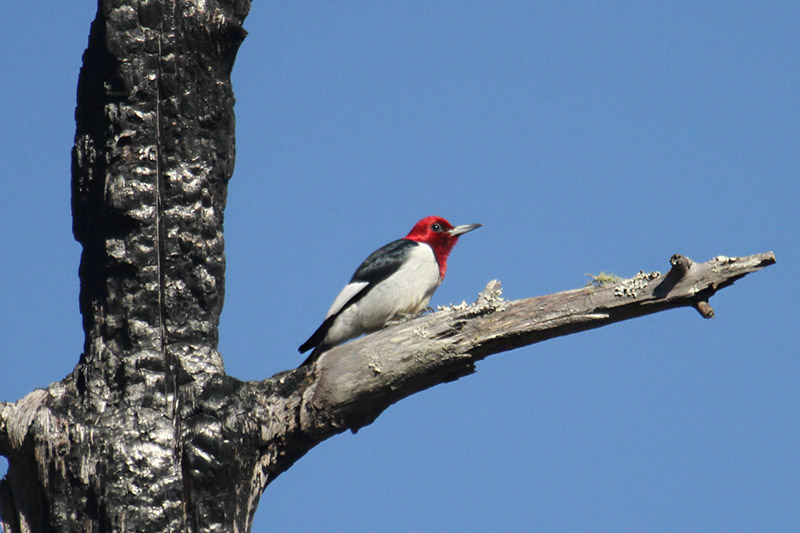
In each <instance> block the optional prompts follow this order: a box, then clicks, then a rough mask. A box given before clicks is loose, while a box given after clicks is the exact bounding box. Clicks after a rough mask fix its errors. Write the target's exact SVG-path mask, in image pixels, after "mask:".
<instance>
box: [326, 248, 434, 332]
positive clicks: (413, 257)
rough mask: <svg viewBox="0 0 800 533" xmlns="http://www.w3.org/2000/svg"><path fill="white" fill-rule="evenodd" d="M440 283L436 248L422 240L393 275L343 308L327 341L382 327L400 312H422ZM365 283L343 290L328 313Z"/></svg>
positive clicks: (337, 307) (341, 304)
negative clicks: (435, 253)
mask: <svg viewBox="0 0 800 533" xmlns="http://www.w3.org/2000/svg"><path fill="white" fill-rule="evenodd" d="M440 283H441V280H440V278H439V264H438V263H437V262H436V257H435V256H434V254H433V250H432V249H431V247H430V246H428V245H427V244H424V243H420V244H419V245H418V246H415V247H414V248H412V249H411V250H410V251H409V254H408V257H407V258H406V260H405V261H404V262H403V264H402V266H401V267H400V268H399V269H398V270H397V271H396V272H395V273H394V274H392V275H390V276H389V277H388V278H386V279H385V280H383V281H381V282H379V283H378V284H376V285H375V286H374V287H373V288H372V289H371V290H370V291H369V293H367V294H366V295H365V296H364V297H363V298H361V299H360V300H358V301H357V302H354V303H353V304H352V305H350V306H349V307H347V308H346V309H345V310H344V311H342V314H341V315H339V317H337V319H336V321H335V322H334V324H333V325H332V326H331V328H330V330H329V331H328V334H327V336H326V341H328V342H330V343H339V342H344V341H345V340H348V339H351V338H353V337H356V336H358V335H361V334H362V333H366V332H368V331H373V330H376V329H379V328H381V327H383V326H384V325H385V324H386V323H387V322H388V321H389V320H391V319H393V318H395V317H396V316H398V315H404V314H413V313H418V312H419V311H422V310H423V309H425V308H426V307H427V306H428V302H430V299H431V296H433V293H434V292H435V291H436V288H437V287H439V284H440ZM364 286H365V282H355V283H351V284H349V285H348V286H346V287H345V288H344V289H342V292H341V293H339V296H337V298H336V300H335V301H334V303H333V305H332V306H331V309H330V310H329V311H328V316H330V315H332V314H334V313H336V312H337V311H339V310H340V309H341V308H342V307H344V306H345V305H346V304H347V302H348V301H349V300H350V298H352V297H353V296H354V295H355V294H357V293H358V291H360V290H361V289H362V288H363V287H364Z"/></svg>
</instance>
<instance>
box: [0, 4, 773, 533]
mask: <svg viewBox="0 0 800 533" xmlns="http://www.w3.org/2000/svg"><path fill="white" fill-rule="evenodd" d="M248 8H249V3H248V2H247V1H246V0H240V1H232V0H231V1H225V0H208V1H205V2H200V1H196V2H193V1H179V0H172V1H170V0H139V1H133V0H128V1H125V0H114V1H112V0H104V1H101V4H100V8H99V10H98V15H97V19H96V20H95V22H94V24H93V25H92V30H91V36H90V40H89V47H88V49H87V51H86V54H85V56H84V66H83V69H82V71H81V75H80V81H79V89H78V107H77V111H76V119H77V124H78V126H77V133H76V138H75V147H74V150H73V216H74V233H75V237H76V239H77V240H78V241H79V242H81V244H82V245H83V256H82V259H81V266H80V277H81V294H80V304H81V312H82V314H83V322H84V330H85V333H86V342H85V346H84V351H83V354H82V355H81V358H80V361H79V363H78V364H77V366H76V367H75V370H74V371H73V372H72V373H71V374H70V375H69V376H67V377H66V378H64V380H62V381H60V382H58V383H53V384H51V385H50V386H49V387H48V388H47V389H37V390H35V391H33V392H31V393H30V394H28V395H27V396H26V397H25V398H23V399H21V400H19V401H17V402H15V403H0V454H2V455H3V456H5V457H7V458H8V460H9V470H8V474H7V476H6V477H5V478H4V479H3V481H2V482H0V516H1V517H2V525H3V529H4V531H8V532H12V531H13V532H16V531H35V532H38V531H125V530H130V531H180V530H182V531H248V530H249V529H250V525H251V521H252V517H253V514H254V512H255V509H256V505H257V504H258V500H259V497H260V495H261V493H262V491H263V490H264V488H265V487H266V486H267V485H268V484H269V483H270V482H271V481H272V480H273V479H275V477H277V476H278V475H279V474H280V473H281V472H283V471H284V470H286V469H287V468H289V467H290V466H291V465H292V464H293V463H294V462H295V461H296V460H297V459H298V458H300V457H301V456H302V455H303V454H305V453H306V452H307V451H308V450H310V449H311V448H312V447H314V446H315V445H316V444H318V443H320V442H322V441H323V440H325V439H327V438H328V437H330V436H332V435H334V434H336V433H339V432H342V431H345V430H347V429H351V430H353V431H355V430H357V429H358V428H360V427H362V426H364V425H365V424H369V423H370V422H372V421H373V420H374V419H375V418H376V417H377V416H378V415H380V413H381V412H383V410H384V409H386V407H388V406H389V405H391V404H392V403H394V402H396V401H398V400H400V399H402V398H404V397H406V396H408V395H410V394H413V393H415V392H417V391H420V390H423V389H425V388H428V387H431V386H433V385H436V384H438V383H442V382H445V381H450V380H453V379H457V378H458V377H460V376H463V375H466V374H468V373H470V372H472V371H473V369H474V363H475V361H477V360H479V359H482V358H484V357H486V356H488V355H490V354H493V353H498V352H502V351H505V350H509V349H513V348H515V347H518V346H523V345H526V344H532V343H535V342H539V341H541V340H545V339H548V338H552V337H556V336H560V335H566V334H569V333H574V332H577V331H582V330H586V329H590V328H594V327H599V326H602V325H605V324H608V323H612V322H616V321H619V320H625V319H627V318H632V317H636V316H641V315H644V314H648V313H653V312H657V311H661V310H664V309H668V308H674V307H681V306H694V307H695V308H697V309H698V311H700V313H701V314H702V315H703V316H705V317H710V316H712V315H713V310H712V309H711V307H710V305H709V304H708V299H709V298H710V297H711V296H712V295H713V294H714V293H715V292H716V291H717V290H719V289H721V288H724V287H726V286H728V285H730V284H731V283H733V281H735V280H736V279H739V278H740V277H742V276H744V275H746V274H748V273H751V272H754V271H756V270H759V269H761V268H763V267H765V266H767V265H770V264H772V263H773V262H774V261H775V258H774V256H773V255H772V254H771V253H767V254H761V255H754V256H750V257H745V258H738V259H737V258H723V257H717V258H715V259H713V260H711V261H708V262H706V263H702V264H693V263H692V262H691V261H689V260H688V259H687V258H684V257H681V256H673V258H672V263H673V266H672V268H671V270H670V271H669V273H667V274H666V275H659V274H657V273H651V274H644V273H642V274H640V275H638V276H636V277H635V278H632V279H630V280H620V281H617V282H614V283H606V284H602V283H598V284H597V285H596V286H591V287H585V288H582V289H578V290H575V291H569V292H564V293H559V294H554V295H549V296H542V297H538V298H531V299H527V300H520V301H514V302H507V301H504V300H503V299H502V298H501V297H500V291H499V283H496V282H492V283H490V285H489V286H488V287H487V289H486V290H485V291H484V292H483V293H482V294H481V296H480V297H479V299H478V301H477V302H476V303H475V304H473V305H471V306H466V305H464V306H458V307H453V308H449V309H446V310H443V311H441V312H438V313H434V314H432V315H428V316H424V317H421V318H418V319H415V320H412V321H409V322H406V323H404V324H400V325H398V326H395V327H392V328H387V329H385V330H382V331H380V332H377V333H375V334H373V335H370V336H368V337H365V338H363V339H359V340H356V341H354V342H352V343H349V344H347V345H345V346H340V347H337V348H334V349H332V350H330V351H329V352H327V353H326V354H324V355H323V356H322V357H321V358H320V359H319V360H318V361H317V362H316V363H315V364H314V365H312V366H309V367H303V368H300V369H295V370H290V371H287V372H282V373H280V374H277V375H275V376H273V377H272V378H269V379H267V380H264V381H260V382H242V381H238V380H236V379H234V378H232V377H228V376H226V375H225V373H224V368H223V365H222V359H221V357H220V355H219V353H218V352H217V323H218V318H219V313H220V310H221V307H222V299H223V288H224V278H223V276H224V264H225V263H224V255H223V241H222V220H223V209H224V207H225V194H226V184H227V181H228V179H229V178H230V176H231V172H232V168H233V157H234V144H233V139H234V137H233V128H234V118H233V96H232V92H231V86H230V78H229V74H230V71H231V68H232V65H233V61H234V58H235V54H236V50H237V49H238V46H239V44H240V43H241V41H242V39H243V37H244V31H243V30H242V27H241V24H242V21H243V19H244V17H245V16H246V14H247V11H248Z"/></svg>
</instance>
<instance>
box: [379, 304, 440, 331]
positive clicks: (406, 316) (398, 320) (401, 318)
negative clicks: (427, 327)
mask: <svg viewBox="0 0 800 533" xmlns="http://www.w3.org/2000/svg"><path fill="white" fill-rule="evenodd" d="M428 311H433V309H432V308H431V307H426V308H425V309H423V310H422V311H419V312H417V313H403V314H401V315H397V316H395V317H394V318H392V319H391V320H389V321H388V322H386V324H384V325H383V327H384V328H390V327H392V326H397V325H399V324H402V323H404V322H408V321H409V320H413V319H415V318H419V317H421V316H422V315H424V314H425V313H427V312H428Z"/></svg>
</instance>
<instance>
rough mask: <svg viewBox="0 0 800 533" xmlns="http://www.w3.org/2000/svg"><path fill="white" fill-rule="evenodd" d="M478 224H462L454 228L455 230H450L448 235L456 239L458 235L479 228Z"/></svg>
mask: <svg viewBox="0 0 800 533" xmlns="http://www.w3.org/2000/svg"><path fill="white" fill-rule="evenodd" d="M480 227H481V225H480V224H464V225H463V226H456V227H455V228H453V229H451V230H450V231H449V232H448V233H450V235H451V236H452V237H458V236H459V235H463V234H465V233H467V232H470V231H472V230H474V229H478V228H480Z"/></svg>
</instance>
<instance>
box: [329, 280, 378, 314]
mask: <svg viewBox="0 0 800 533" xmlns="http://www.w3.org/2000/svg"><path fill="white" fill-rule="evenodd" d="M367 285H368V282H366V281H354V282H353V283H348V284H347V285H345V287H344V289H342V292H340V293H339V296H337V297H336V299H335V300H334V301H333V304H332V305H331V308H330V309H328V314H327V315H325V318H328V317H329V316H331V315H335V314H336V313H338V312H339V311H340V310H341V309H342V307H344V306H345V304H346V303H347V302H349V301H350V299H351V298H352V297H353V296H355V295H356V294H358V292H359V291H360V290H361V289H363V288H364V287H366V286H367Z"/></svg>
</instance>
